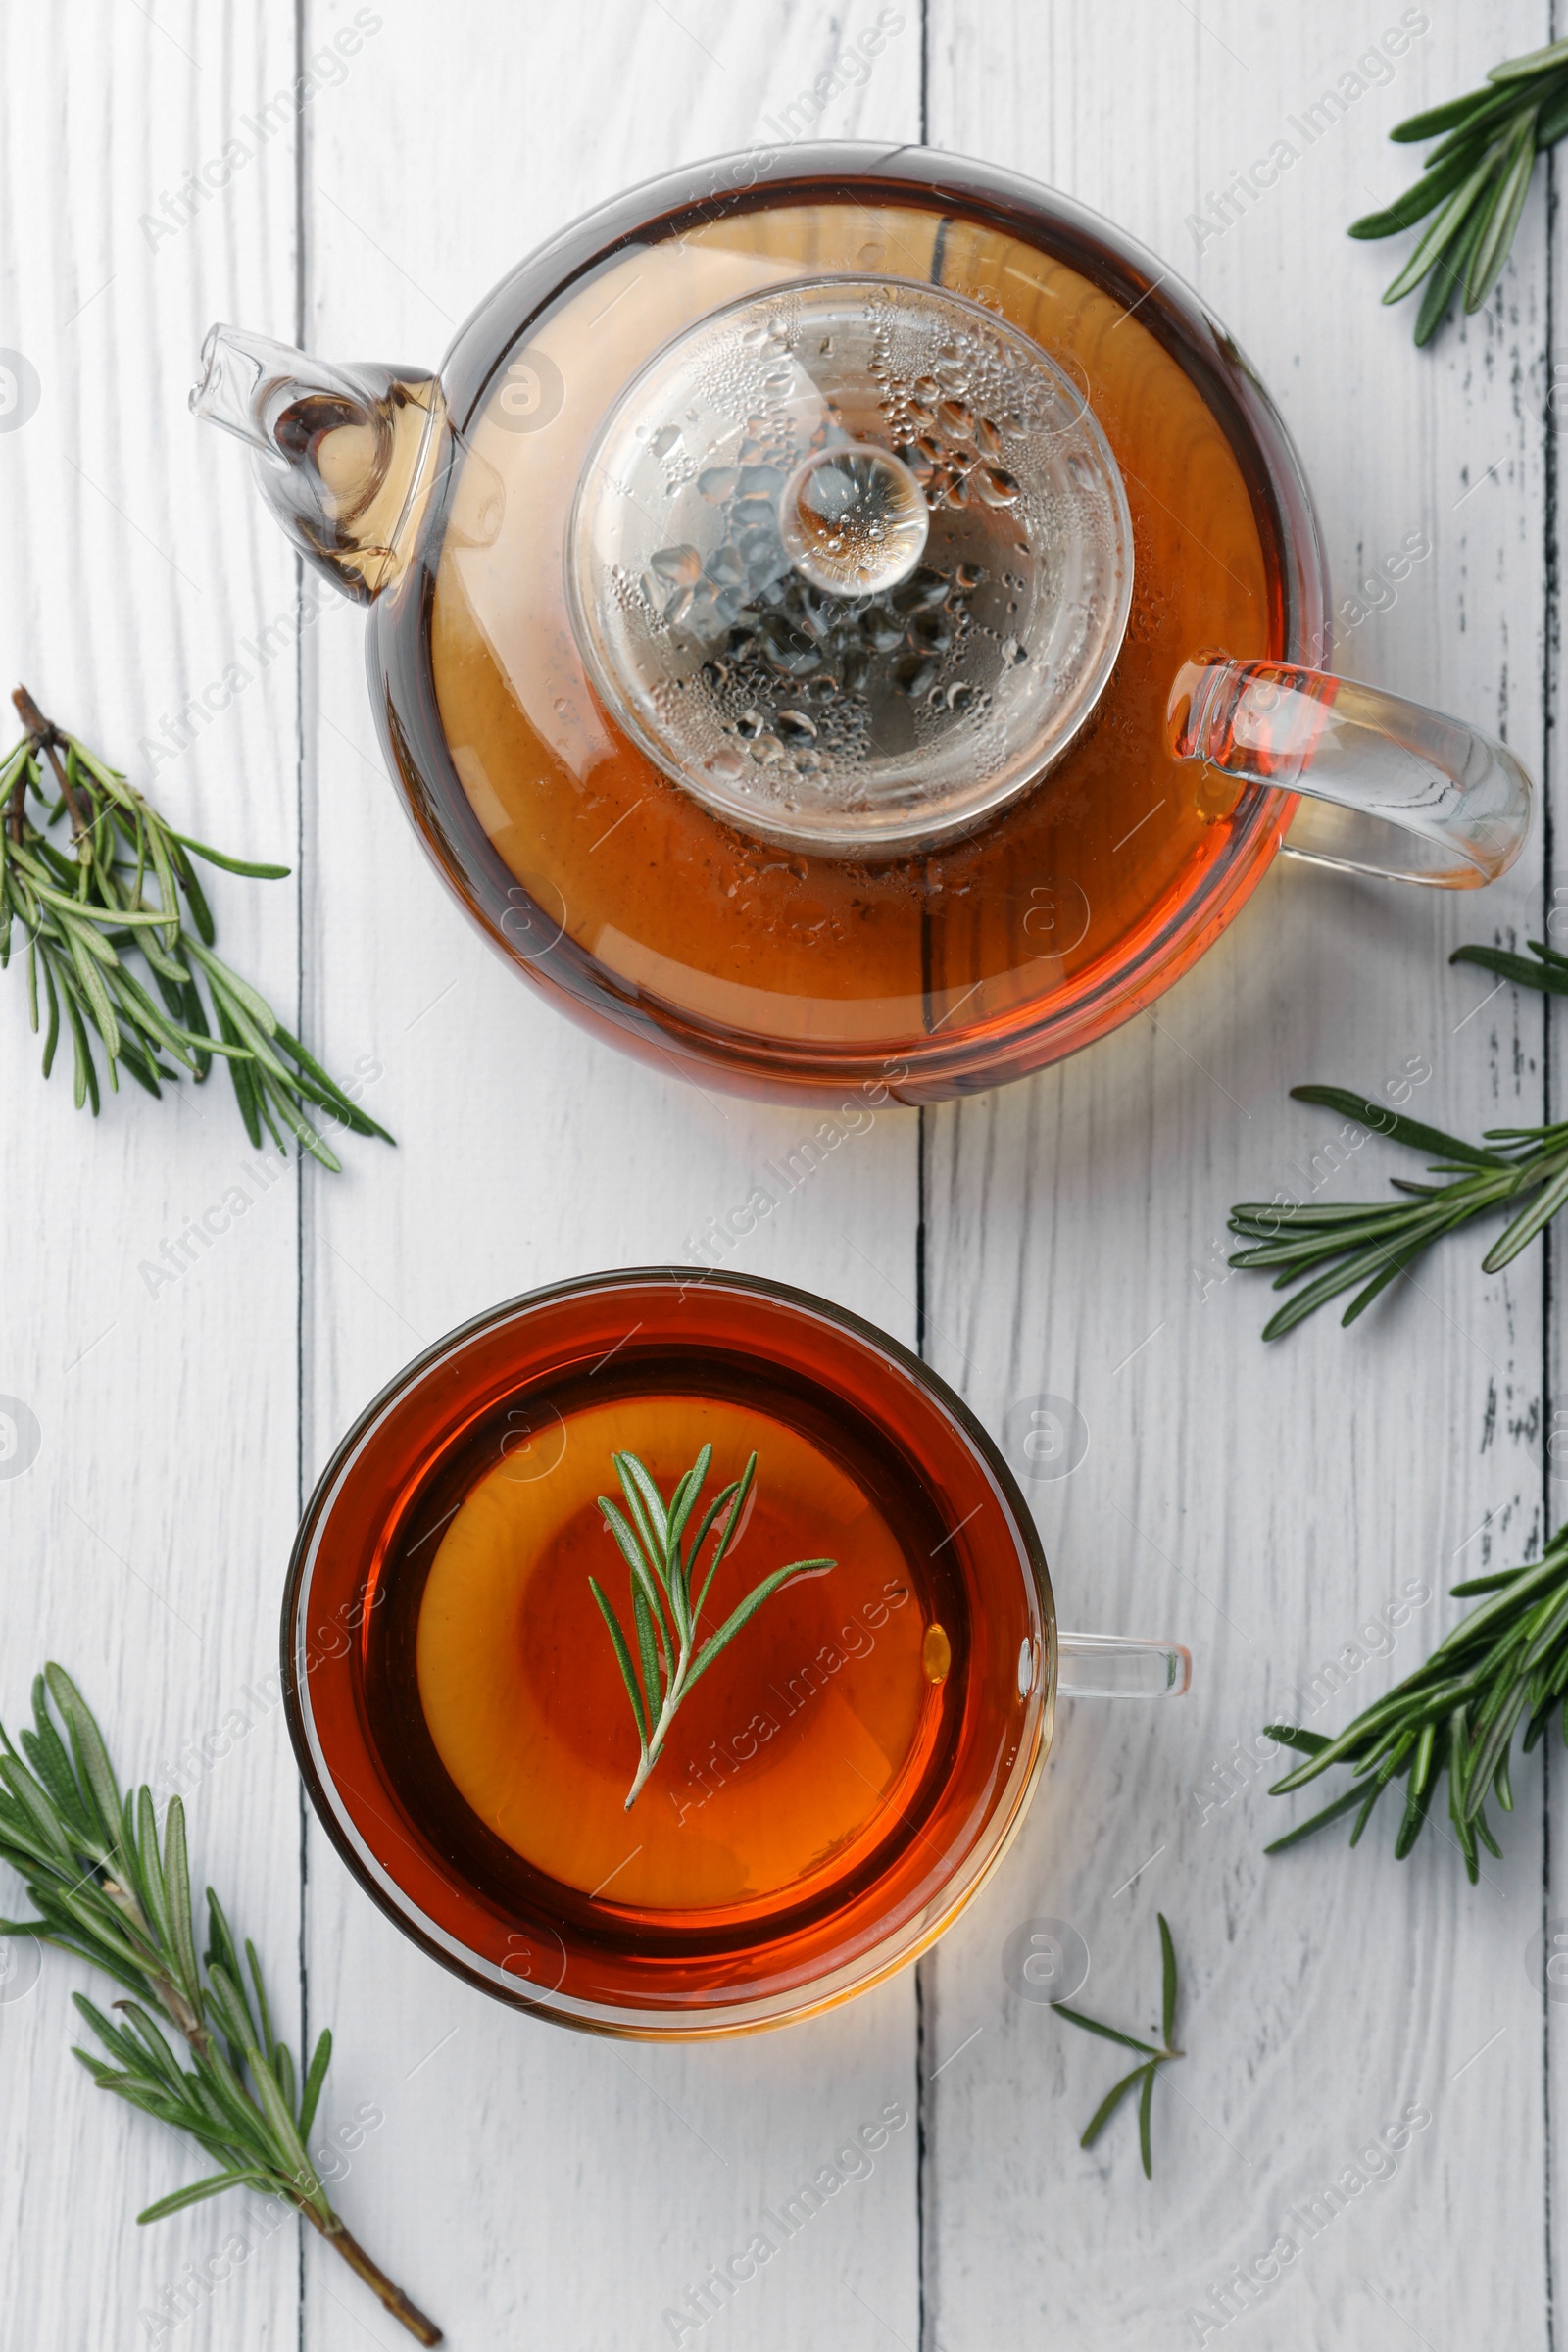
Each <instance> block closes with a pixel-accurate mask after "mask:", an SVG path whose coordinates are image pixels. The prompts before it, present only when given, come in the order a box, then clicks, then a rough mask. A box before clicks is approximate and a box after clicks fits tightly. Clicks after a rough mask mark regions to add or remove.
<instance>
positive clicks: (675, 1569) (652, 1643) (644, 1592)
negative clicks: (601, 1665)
mask: <svg viewBox="0 0 1568 2352" xmlns="http://www.w3.org/2000/svg"><path fill="white" fill-rule="evenodd" d="M712 1460H713V1448H712V1447H711V1446H704V1447H703V1450H702V1452H701V1453H700V1454H699V1455H698V1457H697V1459H696V1461H695V1462H694V1463H693V1464H692V1466H691V1468H690V1469H689V1470H688V1471H687V1472H686V1474H685V1476H684V1477H683V1478H681V1479H679V1480H678V1481H677V1482H676V1486H675V1491H674V1493H673V1494H672V1495H670V1498H669V1502H668V1504H667V1506H666V1504H665V1502H664V1498H663V1496H662V1495H661V1494H660V1492H659V1489H658V1487H657V1486H656V1485H655V1483H654V1480H653V1479H652V1477H651V1476H650V1475H649V1472H648V1470H647V1469H646V1468H645V1466H644V1465H643V1463H642V1462H640V1461H639V1460H638V1458H637V1456H636V1454H634V1453H617V1454H615V1455H614V1456H613V1461H614V1464H615V1475H616V1477H617V1478H618V1479H619V1481H620V1491H621V1493H622V1495H624V1496H625V1498H626V1508H625V1511H624V1512H622V1511H621V1509H620V1508H619V1506H618V1504H616V1503H614V1502H613V1501H612V1499H611V1497H610V1496H609V1495H600V1497H599V1508H600V1509H601V1510H602V1511H603V1512H604V1514H605V1517H606V1519H607V1520H608V1522H609V1524H610V1531H611V1533H612V1535H613V1537H614V1539H615V1542H616V1543H617V1544H619V1546H620V1550H621V1555H622V1557H623V1558H624V1560H625V1562H626V1565H627V1567H628V1568H629V1569H630V1571H631V1614H632V1630H633V1633H634V1634H635V1637H636V1643H637V1647H636V1657H635V1661H634V1659H633V1653H632V1649H631V1645H630V1644H629V1643H628V1642H627V1640H626V1637H625V1635H624V1633H623V1632H622V1631H621V1626H620V1620H619V1618H618V1617H617V1616H616V1615H615V1612H614V1610H613V1608H612V1607H611V1605H610V1603H609V1601H608V1600H607V1599H606V1598H605V1595H604V1593H603V1592H602V1591H601V1590H600V1586H599V1582H598V1579H597V1578H595V1577H592V1576H591V1577H590V1578H589V1579H588V1582H589V1584H590V1586H591V1587H592V1588H593V1596H594V1598H595V1600H596V1601H597V1602H598V1603H599V1612H600V1615H601V1616H602V1617H603V1618H604V1621H605V1624H606V1625H607V1627H608V1628H609V1630H610V1639H611V1641H612V1642H613V1643H614V1645H615V1662H616V1664H617V1665H618V1666H619V1668H620V1676H621V1680H622V1682H623V1683H624V1684H625V1686H626V1696H627V1697H628V1698H629V1699H630V1700H631V1711H632V1718H633V1720H634V1722H635V1723H636V1726H637V1741H638V1746H639V1748H640V1750H641V1761H640V1762H639V1764H638V1766H637V1774H636V1778H635V1779H634V1780H633V1782H632V1785H631V1788H630V1789H629V1790H628V1792H627V1796H626V1811H627V1812H628V1813H629V1812H630V1811H631V1808H632V1806H633V1805H634V1804H635V1803H636V1802H637V1799H638V1797H639V1796H640V1794H641V1793H642V1788H643V1784H644V1782H645V1781H646V1780H647V1778H648V1776H649V1774H650V1773H651V1772H652V1771H653V1769H654V1766H655V1765H656V1764H657V1763H658V1762H659V1758H660V1755H661V1752H662V1748H663V1745H664V1739H665V1735H666V1734H667V1733H668V1730H669V1727H670V1725H671V1724H672V1723H673V1722H674V1720H675V1715H676V1712H677V1710H678V1709H679V1707H680V1704H681V1701H682V1700H683V1699H684V1698H685V1696H686V1694H687V1692H688V1691H690V1690H691V1688H692V1685H693V1684H694V1683H695V1682H696V1681H697V1680H698V1678H699V1676H701V1675H704V1674H706V1673H707V1672H708V1669H709V1667H710V1666H711V1664H712V1663H713V1660H714V1659H715V1658H716V1657H717V1656H718V1653H719V1651H720V1650H722V1649H727V1648H728V1647H729V1644H730V1643H731V1642H733V1641H734V1639H735V1637H736V1635H737V1634H738V1633H739V1632H740V1631H741V1628H742V1627H743V1626H744V1625H746V1624H747V1623H748V1622H749V1621H750V1620H751V1619H752V1618H753V1617H755V1616H756V1614H757V1612H758V1610H759V1609H760V1607H761V1605H762V1603H763V1601H764V1600H768V1599H770V1598H771V1597H772V1595H773V1594H774V1593H781V1592H782V1591H783V1589H784V1587H785V1586H786V1585H788V1584H792V1583H794V1582H796V1581H797V1580H798V1579H800V1578H802V1577H807V1576H825V1575H826V1574H827V1571H828V1570H829V1569H830V1568H834V1567H836V1566H837V1565H838V1563H837V1561H835V1560H792V1561H791V1562H790V1564H789V1566H788V1567H787V1568H775V1569H774V1571H773V1573H772V1575H771V1576H764V1577H763V1579H762V1581H761V1583H760V1585H754V1586H753V1588H752V1590H751V1592H750V1593H747V1595H746V1598H745V1599H744V1600H743V1601H741V1602H740V1604H739V1606H738V1607H736V1608H735V1609H734V1610H732V1611H731V1613H730V1615H729V1616H728V1617H726V1618H725V1620H724V1622H723V1624H722V1625H721V1626H720V1627H719V1629H718V1631H717V1633H716V1634H713V1635H711V1637H710V1638H709V1640H708V1641H707V1642H704V1644H703V1646H702V1647H701V1648H700V1649H699V1648H698V1646H697V1634H698V1627H699V1625H700V1623H701V1620H702V1614H703V1603H704V1602H705V1601H706V1600H707V1598H708V1593H709V1588H710V1586H711V1584H712V1581H713V1578H714V1576H715V1575H716V1574H717V1572H718V1563H719V1561H720V1560H721V1559H722V1558H723V1557H724V1554H725V1552H726V1551H727V1550H728V1549H729V1545H730V1542H731V1539H732V1538H733V1537H734V1536H735V1534H736V1533H737V1531H738V1529H739V1527H740V1521H741V1514H742V1513H743V1511H744V1510H745V1508H746V1500H747V1496H748V1495H750V1494H751V1491H752V1482H753V1480H754V1479H755V1477H756V1475H757V1456H756V1454H755V1453H754V1454H753V1455H752V1456H751V1458H750V1459H749V1460H748V1462H747V1464H746V1467H745V1469H744V1470H743V1471H742V1472H741V1474H740V1477H739V1478H736V1479H732V1480H731V1481H730V1484H729V1485H728V1486H727V1487H724V1488H722V1489H721V1490H720V1491H719V1493H718V1494H717V1495H714V1497H713V1499H712V1501H711V1503H710V1504H709V1506H708V1509H707V1510H706V1511H705V1513H704V1514H703V1519H702V1523H701V1525H700V1526H699V1527H698V1530H697V1533H696V1535H695V1537H694V1538H693V1539H692V1542H691V1544H690V1545H689V1546H688V1547H687V1548H686V1549H685V1550H684V1551H683V1550H682V1548H681V1546H682V1541H683V1539H684V1536H685V1533H686V1529H687V1526H688V1524H689V1523H690V1520H691V1517H692V1514H693V1512H694V1511H695V1510H696V1508H697V1504H698V1500H699V1498H700V1497H701V1495H702V1492H703V1489H704V1487H705V1486H706V1485H707V1483H708V1473H709V1470H710V1468H711V1465H712ZM715 1530H716V1541H715V1543H714V1545H713V1554H712V1558H711V1560H710V1561H709V1564H708V1574H707V1575H706V1576H705V1577H704V1579H703V1582H702V1585H701V1587H699V1588H696V1589H695V1590H694V1587H695V1584H696V1576H697V1565H698V1557H699V1554H700V1553H701V1551H702V1548H703V1545H704V1544H706V1543H707V1541H708V1539H709V1537H710V1536H711V1535H712V1534H714V1532H715Z"/></svg>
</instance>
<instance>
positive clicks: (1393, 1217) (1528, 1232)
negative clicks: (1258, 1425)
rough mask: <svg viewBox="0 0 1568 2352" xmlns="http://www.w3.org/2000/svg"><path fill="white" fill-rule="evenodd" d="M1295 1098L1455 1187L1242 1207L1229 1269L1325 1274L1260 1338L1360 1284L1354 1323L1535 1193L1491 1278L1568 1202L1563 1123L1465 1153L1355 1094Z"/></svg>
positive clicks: (1457, 1142)
mask: <svg viewBox="0 0 1568 2352" xmlns="http://www.w3.org/2000/svg"><path fill="white" fill-rule="evenodd" d="M1471 953H1472V959H1473V960H1479V959H1480V958H1481V956H1483V955H1485V954H1490V953H1491V951H1490V950H1487V951H1483V950H1476V951H1472V952H1471ZM1291 1096H1292V1100H1293V1101H1295V1102H1297V1103H1321V1104H1322V1105H1323V1106H1324V1108H1325V1109H1328V1110H1334V1111H1338V1112H1339V1113H1340V1115H1341V1117H1343V1118H1348V1119H1355V1120H1358V1121H1359V1122H1360V1123H1361V1124H1362V1125H1364V1126H1367V1127H1370V1128H1371V1129H1372V1131H1373V1132H1374V1133H1375V1134H1378V1135H1381V1136H1382V1137H1383V1138H1384V1139H1385V1141H1386V1142H1388V1143H1391V1144H1404V1145H1407V1146H1408V1147H1409V1149H1410V1150H1411V1151H1415V1152H1433V1153H1435V1154H1437V1155H1438V1156H1437V1157H1436V1158H1435V1159H1434V1160H1433V1161H1432V1162H1431V1163H1430V1165H1429V1169H1428V1172H1429V1174H1431V1175H1434V1176H1445V1177H1446V1178H1448V1180H1449V1181H1448V1182H1447V1183H1446V1184H1411V1183H1409V1182H1407V1181H1406V1180H1405V1179H1404V1178H1403V1177H1399V1176H1396V1177H1393V1178H1392V1179H1391V1182H1392V1183H1393V1185H1394V1189H1395V1191H1396V1192H1399V1193H1406V1194H1408V1195H1410V1196H1411V1197H1410V1199H1409V1200H1408V1201H1325V1202H1323V1203H1321V1204H1320V1205H1317V1206H1314V1205H1312V1204H1311V1203H1310V1202H1301V1203H1299V1204H1294V1205H1293V1204H1292V1203H1290V1202H1278V1201H1238V1202H1237V1204H1236V1206H1235V1207H1234V1208H1233V1209H1232V1210H1231V1213H1230V1219H1229V1225H1230V1230H1231V1232H1232V1233H1234V1234H1238V1235H1239V1236H1240V1237H1241V1238H1242V1239H1243V1240H1244V1241H1246V1242H1247V1243H1248V1244H1249V1245H1250V1247H1249V1248H1247V1249H1245V1250H1237V1251H1236V1252H1235V1254H1234V1255H1233V1256H1232V1258H1231V1260H1230V1263H1231V1264H1232V1265H1233V1266H1251V1267H1258V1268H1263V1267H1273V1268H1275V1269H1277V1271H1276V1273H1275V1277H1274V1288H1275V1289H1276V1290H1277V1291H1278V1290H1284V1289H1286V1288H1287V1287H1288V1286H1289V1285H1290V1284H1292V1283H1296V1282H1302V1279H1303V1277H1304V1276H1307V1275H1311V1274H1312V1273H1313V1269H1314V1268H1319V1267H1320V1268H1322V1269H1323V1271H1321V1272H1319V1273H1317V1274H1316V1275H1315V1277H1314V1279H1312V1280H1311V1281H1308V1282H1304V1284H1303V1287H1302V1288H1301V1289H1300V1290H1299V1291H1298V1292H1297V1294H1296V1296H1295V1298H1294V1299H1290V1300H1289V1301H1288V1302H1287V1304H1286V1305H1284V1306H1282V1307H1281V1308H1280V1309H1279V1311H1278V1313H1277V1314H1275V1315H1273V1316H1271V1317H1270V1319H1269V1321H1268V1322H1267V1323H1265V1324H1264V1326H1263V1337H1264V1339H1265V1340H1277V1339H1279V1338H1280V1336H1281V1334H1282V1333H1284V1332H1287V1331H1289V1330H1291V1329H1292V1328H1293V1326H1294V1325H1296V1324H1298V1323H1300V1322H1302V1321H1304V1319H1305V1318H1306V1316H1308V1315H1310V1314H1312V1313H1314V1312H1315V1310H1316V1309H1317V1308H1318V1307H1320V1306H1322V1305H1323V1304H1324V1303H1325V1301H1326V1300H1327V1299H1333V1298H1335V1297H1337V1296H1338V1294H1339V1293H1340V1292H1341V1291H1348V1290H1349V1289H1351V1288H1352V1287H1353V1286H1355V1285H1357V1284H1359V1285H1361V1286H1362V1287H1361V1288H1360V1289H1358V1290H1357V1292H1356V1296H1355V1297H1354V1298H1353V1299H1351V1301H1350V1303H1349V1305H1348V1307H1347V1308H1346V1310H1345V1313H1344V1314H1343V1315H1342V1316H1341V1318H1340V1320H1341V1322H1342V1323H1353V1322H1354V1321H1355V1319H1356V1317H1357V1316H1358V1315H1360V1314H1362V1313H1364V1311H1365V1310H1366V1308H1367V1307H1369V1306H1370V1305H1371V1303H1372V1301H1373V1299H1375V1298H1376V1297H1377V1295H1378V1293H1379V1292H1380V1291H1382V1290H1386V1289H1387V1287H1388V1285H1389V1284H1390V1283H1391V1282H1393V1281H1394V1280H1395V1279H1396V1278H1397V1276H1398V1275H1400V1274H1402V1273H1403V1272H1404V1271H1405V1269H1406V1267H1408V1266H1409V1265H1411V1264H1412V1263H1413V1262H1414V1261H1415V1259H1416V1258H1418V1257H1419V1256H1421V1254H1422V1253H1423V1251H1425V1250H1430V1249H1431V1247H1432V1245H1433V1243H1434V1242H1437V1241H1441V1240H1442V1238H1443V1236H1444V1235H1445V1234H1446V1233H1453V1232H1456V1231H1457V1230H1458V1228H1459V1227H1460V1226H1461V1225H1467V1224H1468V1223H1469V1222H1470V1220H1471V1218H1472V1217H1479V1216H1482V1215H1484V1214H1485V1213H1486V1212H1487V1211H1488V1210H1489V1209H1496V1208H1502V1207H1505V1206H1506V1205H1507V1204H1508V1203H1510V1202H1511V1201H1517V1200H1520V1199H1521V1198H1522V1197H1523V1196H1525V1195H1527V1194H1529V1195H1533V1196H1534V1197H1533V1198H1532V1199H1531V1200H1529V1201H1527V1203H1526V1205H1525V1206H1524V1207H1523V1208H1522V1209H1521V1210H1520V1211H1519V1214H1518V1215H1517V1216H1516V1217H1515V1218H1514V1219H1513V1220H1512V1222H1511V1223H1510V1224H1509V1225H1507V1226H1505V1227H1504V1229H1503V1231H1502V1233H1501V1234H1500V1235H1499V1236H1498V1238H1497V1239H1496V1241H1495V1242H1494V1243H1493V1245H1492V1248H1491V1249H1490V1250H1488V1251H1487V1254H1486V1256H1485V1257H1484V1258H1483V1259H1482V1261H1481V1263H1482V1268H1483V1271H1484V1272H1486V1273H1488V1274H1495V1273H1496V1272H1497V1271H1498V1269H1499V1268H1500V1267H1502V1266H1505V1265H1506V1264H1507V1263H1508V1261H1509V1259H1510V1258H1513V1257H1517V1256H1518V1254H1519V1252H1520V1250H1523V1249H1524V1247H1525V1245H1526V1244H1527V1243H1528V1242H1531V1241H1534V1239H1535V1237H1536V1235H1537V1234H1538V1233H1539V1232H1540V1231H1541V1229H1542V1227H1543V1226H1544V1225H1548V1224H1549V1223H1550V1222H1551V1219H1552V1218H1553V1217H1554V1216H1555V1215H1556V1214H1557V1211H1558V1210H1559V1209H1560V1208H1561V1207H1562V1205H1563V1203H1564V1201H1568V1121H1564V1122H1560V1123H1559V1124H1558V1125H1556V1126H1553V1127H1489V1128H1488V1129H1487V1130H1486V1134H1485V1137H1484V1139H1483V1141H1482V1142H1481V1143H1479V1144H1467V1143H1465V1142H1464V1141H1463V1140H1462V1139H1461V1138H1460V1137H1458V1136H1454V1135H1446V1134H1445V1133H1444V1132H1443V1130H1442V1128H1441V1127H1426V1126H1423V1125H1422V1124H1421V1122H1420V1121H1419V1120H1417V1119H1405V1118H1401V1117H1399V1116H1398V1115H1397V1112H1395V1111H1392V1110H1390V1109H1389V1107H1388V1105H1387V1104H1386V1103H1371V1102H1368V1101H1367V1100H1366V1098H1365V1097H1364V1096H1362V1095H1352V1094H1348V1093H1347V1092H1346V1091H1345V1089H1344V1088H1343V1087H1338V1086H1293V1087H1292V1089H1291Z"/></svg>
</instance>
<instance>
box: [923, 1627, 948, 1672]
mask: <svg viewBox="0 0 1568 2352" xmlns="http://www.w3.org/2000/svg"><path fill="white" fill-rule="evenodd" d="M920 1664H921V1665H922V1667H923V1668H924V1669H925V1679H926V1681H927V1682H928V1683H945V1682H946V1681H947V1679H948V1670H949V1668H950V1667H951V1666H952V1664H953V1643H952V1642H950V1641H949V1640H948V1636H947V1629H946V1628H945V1627H944V1626H940V1625H928V1626H927V1627H926V1629H925V1640H924V1642H922V1643H921V1644H920Z"/></svg>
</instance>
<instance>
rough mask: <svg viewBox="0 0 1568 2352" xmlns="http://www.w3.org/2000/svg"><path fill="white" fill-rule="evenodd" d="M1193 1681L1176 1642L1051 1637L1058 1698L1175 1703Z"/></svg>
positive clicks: (1187, 1658) (1189, 1660) (1187, 1657)
mask: <svg viewBox="0 0 1568 2352" xmlns="http://www.w3.org/2000/svg"><path fill="white" fill-rule="evenodd" d="M1192 1679H1193V1656H1192V1652H1191V1650H1187V1649H1183V1647H1182V1645H1181V1643H1180V1642H1135V1641H1133V1640H1131V1639H1130V1638H1129V1637H1128V1636H1126V1635H1124V1634H1063V1633H1058V1634H1057V1636H1056V1696H1057V1697H1058V1698H1180V1697H1181V1695H1182V1693H1183V1692H1184V1691H1185V1690H1186V1689H1187V1686H1188V1684H1189V1683H1190V1682H1191V1681H1192Z"/></svg>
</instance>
